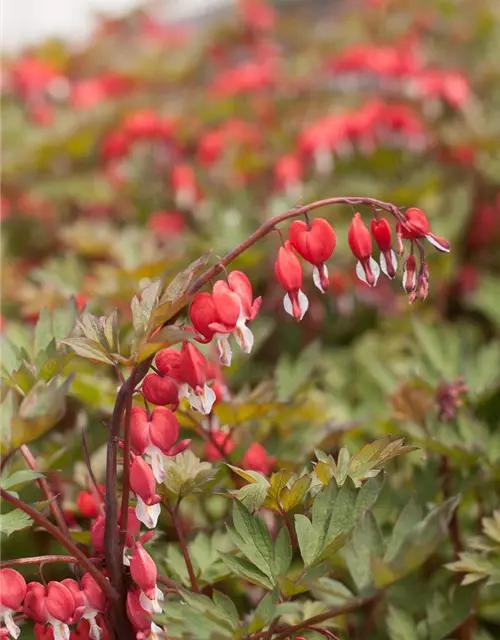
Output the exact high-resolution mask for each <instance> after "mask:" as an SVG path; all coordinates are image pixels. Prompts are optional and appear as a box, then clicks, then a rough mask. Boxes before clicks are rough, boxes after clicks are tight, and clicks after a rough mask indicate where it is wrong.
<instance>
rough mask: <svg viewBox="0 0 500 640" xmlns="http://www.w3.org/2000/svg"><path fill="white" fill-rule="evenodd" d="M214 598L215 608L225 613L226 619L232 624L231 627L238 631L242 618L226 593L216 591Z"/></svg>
mask: <svg viewBox="0 0 500 640" xmlns="http://www.w3.org/2000/svg"><path fill="white" fill-rule="evenodd" d="M212 598H213V601H214V604H215V606H216V607H217V608H218V609H220V610H221V611H222V612H224V613H225V615H226V619H227V621H228V622H229V623H230V625H231V627H232V628H233V629H236V627H237V626H238V623H239V621H240V616H239V614H238V610H237V609H236V606H235V605H234V602H233V601H232V600H231V598H230V597H229V596H227V595H226V594H225V593H222V592H221V591H216V590H214V592H213V596H212Z"/></svg>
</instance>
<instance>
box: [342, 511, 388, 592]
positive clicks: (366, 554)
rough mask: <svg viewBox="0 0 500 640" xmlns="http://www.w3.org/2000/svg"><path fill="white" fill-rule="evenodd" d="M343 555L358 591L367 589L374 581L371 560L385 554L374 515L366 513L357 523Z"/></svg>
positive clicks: (343, 550)
mask: <svg viewBox="0 0 500 640" xmlns="http://www.w3.org/2000/svg"><path fill="white" fill-rule="evenodd" d="M341 553H342V556H343V557H344V560H345V562H346V564H347V568H348V569H349V573H350V574H351V577H352V579H353V581H354V584H355V585H356V587H357V589H358V591H360V592H361V591H363V590H365V589H367V587H369V586H370V585H371V584H372V580H373V579H372V571H371V559H372V557H373V556H376V557H381V556H382V554H383V541H382V536H381V534H380V530H379V528H378V526H377V523H376V521H375V519H374V517H373V514H372V513H370V512H367V513H365V515H364V516H363V518H362V519H361V520H360V521H359V522H358V523H357V525H356V527H355V528H354V531H353V535H352V538H351V540H350V541H349V542H348V543H347V544H346V545H345V547H344V548H343V549H342V552H341Z"/></svg>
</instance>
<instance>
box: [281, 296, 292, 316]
mask: <svg viewBox="0 0 500 640" xmlns="http://www.w3.org/2000/svg"><path fill="white" fill-rule="evenodd" d="M283 307H284V308H285V311H286V312H287V313H288V314H290V315H291V316H293V307H292V301H291V300H290V296H289V295H288V293H285V297H284V298H283Z"/></svg>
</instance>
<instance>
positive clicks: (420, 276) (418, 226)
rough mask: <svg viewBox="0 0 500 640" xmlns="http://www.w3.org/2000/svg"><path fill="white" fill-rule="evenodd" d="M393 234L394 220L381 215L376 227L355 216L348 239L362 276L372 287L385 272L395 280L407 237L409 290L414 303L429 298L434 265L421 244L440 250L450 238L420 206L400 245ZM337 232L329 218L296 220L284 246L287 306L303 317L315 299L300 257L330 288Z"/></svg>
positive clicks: (279, 262)
mask: <svg viewBox="0 0 500 640" xmlns="http://www.w3.org/2000/svg"><path fill="white" fill-rule="evenodd" d="M372 238H374V239H375V242H376V244H377V246H378V249H379V252H380V255H379V260H378V262H377V261H376V260H375V258H374V257H373V241H372ZM392 238H393V233H392V229H391V226H390V224H389V222H388V221H387V220H386V219H385V218H381V217H379V216H377V217H374V218H373V219H372V221H371V232H370V229H369V228H368V227H367V226H366V225H365V223H364V222H363V219H362V217H361V214H360V213H355V214H354V215H353V218H352V221H351V225H350V227H349V232H348V235H347V240H348V243H349V247H350V249H351V252H352V254H353V255H354V257H355V258H356V259H357V263H356V275H357V276H358V278H359V279H360V280H361V281H362V282H364V283H365V284H367V285H368V286H370V287H375V286H376V284H377V282H378V279H379V277H380V273H381V272H382V273H384V275H385V276H387V277H388V278H389V279H391V280H392V279H393V278H395V277H396V275H397V269H398V260H397V256H398V255H399V256H402V255H404V253H405V246H404V243H403V241H404V240H407V241H409V243H410V254H409V256H408V257H407V258H406V260H405V261H404V263H403V278H402V284H403V288H404V290H405V291H406V292H407V293H408V294H409V301H410V303H412V302H414V301H415V300H416V299H417V298H419V299H420V300H425V298H426V297H427V295H428V292H429V267H428V265H427V262H426V261H425V257H424V256H425V253H424V250H423V247H422V245H421V243H420V241H421V240H422V239H425V240H427V241H428V242H429V243H430V244H432V245H433V246H434V247H435V248H436V249H438V251H443V252H448V251H449V250H450V245H449V243H448V241H447V240H445V239H444V238H440V237H439V236H436V235H435V234H433V233H432V232H431V230H430V224H429V221H428V219H427V216H426V215H425V213H424V212H423V211H421V210H420V209H417V208H415V207H413V208H410V209H407V211H406V212H405V213H404V215H403V216H402V218H401V221H400V222H398V223H397V224H396V241H397V245H396V250H394V249H393V240H392ZM336 241H337V239H336V235H335V231H334V230H333V228H332V227H331V226H330V224H329V223H328V222H327V221H326V220H325V219H323V218H316V219H315V220H313V221H312V223H310V222H309V220H307V221H306V222H304V221H302V220H295V221H294V222H292V224H291V225H290V228H289V239H288V240H285V242H284V243H283V246H281V247H280V248H279V250H278V257H277V259H276V262H275V273H276V277H277V278H278V281H279V283H280V284H281V286H282V287H283V289H284V290H285V297H284V299H283V306H284V308H285V311H286V312H287V313H289V314H290V315H291V316H293V317H294V318H295V320H302V318H303V317H304V314H305V313H306V311H307V309H308V307H309V300H308V298H307V296H306V294H305V293H304V292H303V290H302V287H303V271H302V264H301V262H300V260H299V256H300V257H301V258H302V259H304V260H305V261H306V262H309V263H310V264H311V265H312V266H313V281H314V284H315V285H316V287H317V288H318V289H319V290H320V291H321V292H322V293H325V292H326V290H327V289H328V287H329V279H328V268H327V266H326V262H327V260H329V259H330V258H331V256H332V254H333V252H334V250H335V246H336ZM415 246H417V247H418V250H419V255H420V265H419V267H418V268H417V261H416V258H415V253H414V252H415Z"/></svg>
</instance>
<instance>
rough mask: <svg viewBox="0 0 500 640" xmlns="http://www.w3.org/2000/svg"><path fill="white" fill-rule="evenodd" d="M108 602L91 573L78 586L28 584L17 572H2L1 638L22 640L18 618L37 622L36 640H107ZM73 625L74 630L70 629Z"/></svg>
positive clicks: (71, 582) (73, 582)
mask: <svg viewBox="0 0 500 640" xmlns="http://www.w3.org/2000/svg"><path fill="white" fill-rule="evenodd" d="M106 608H107V603H106V598H105V596H104V593H103V591H102V589H101V588H100V587H99V585H98V584H97V582H96V581H95V579H94V578H93V576H92V575H91V574H90V573H86V574H84V575H83V577H82V579H81V580H80V582H79V583H78V582H77V581H76V580H73V579H72V578H66V579H64V580H61V581H60V582H56V581H51V582H49V583H48V585H47V586H45V585H43V584H41V583H40V582H29V583H28V584H26V581H25V579H24V577H23V576H22V575H21V574H20V573H19V572H18V571H16V570H15V569H8V568H7V569H1V570H0V616H1V617H3V621H4V623H5V629H2V633H1V634H0V635H1V636H2V637H5V636H7V637H8V636H10V637H12V638H19V636H20V634H21V630H20V628H19V627H18V626H17V624H16V621H15V617H16V614H18V615H19V616H20V617H21V618H24V617H27V618H29V619H30V620H33V622H34V623H35V626H34V631H35V637H36V638H37V640H76V639H77V638H80V639H81V640H106V638H107V637H108V636H107V632H106V631H105V629H104V628H103V623H102V619H101V614H102V613H103V612H105V611H106ZM70 626H72V627H73V629H72V630H71V629H70Z"/></svg>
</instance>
